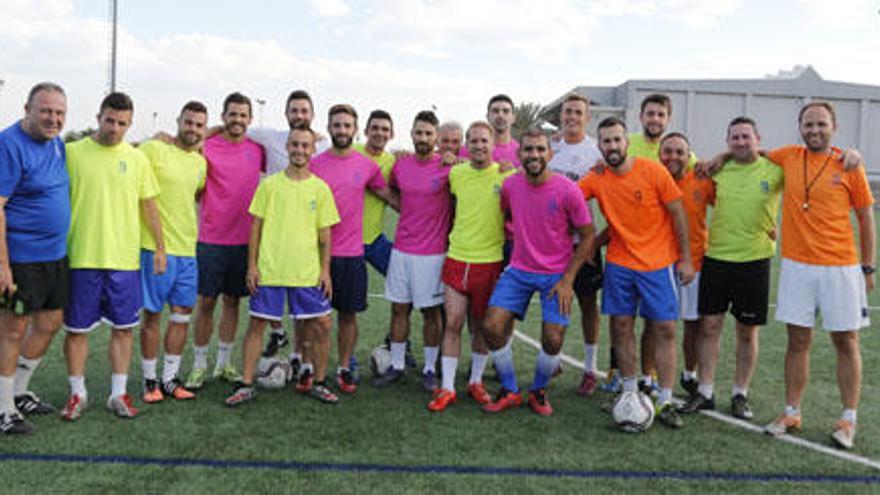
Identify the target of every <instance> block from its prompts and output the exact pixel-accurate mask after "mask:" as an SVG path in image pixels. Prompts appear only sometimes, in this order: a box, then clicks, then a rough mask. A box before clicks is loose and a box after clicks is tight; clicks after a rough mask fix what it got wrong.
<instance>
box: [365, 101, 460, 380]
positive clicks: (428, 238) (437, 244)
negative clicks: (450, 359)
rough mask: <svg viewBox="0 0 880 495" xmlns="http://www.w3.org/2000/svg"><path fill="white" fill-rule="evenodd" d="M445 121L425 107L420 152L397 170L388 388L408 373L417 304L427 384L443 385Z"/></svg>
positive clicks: (447, 205) (416, 124) (416, 139)
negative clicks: (440, 139) (441, 150)
mask: <svg viewBox="0 0 880 495" xmlns="http://www.w3.org/2000/svg"><path fill="white" fill-rule="evenodd" d="M438 124H439V122H438V120H437V116H436V115H434V112H431V111H428V110H425V111H422V112H419V113H418V114H417V115H416V118H415V120H414V121H413V127H412V131H411V136H412V140H413V147H414V148H415V154H413V155H407V156H404V157H401V158H400V159H398V160H397V162H395V164H394V168H392V169H391V176H390V179H389V182H390V183H391V184H390V185H391V189H392V191H394V192H395V193H396V194H398V195H399V197H400V219H399V220H398V222H397V232H396V233H395V235H394V249H393V250H392V251H391V262H390V263H389V265H388V274H387V276H386V278H385V298H386V299H388V300H389V301H391V368H390V369H388V371H387V372H386V373H385V374H384V375H382V376H380V377H379V378H377V379H376V381H375V382H373V384H374V385H375V386H377V387H385V386H388V385H390V384H392V383H395V382H399V381H401V379H403V377H404V376H405V353H406V339H407V337H408V336H409V315H410V313H411V312H412V308H413V306H415V307H416V308H417V309H420V310H421V312H422V319H423V321H424V327H423V331H424V353H425V366H424V368H423V370H422V377H423V382H422V384H423V386H424V387H425V389H426V390H428V391H433V390H434V389H435V388H436V387H437V373H436V368H435V365H436V363H437V356H438V354H439V347H440V336H441V334H442V330H443V318H442V312H441V308H442V306H443V291H444V289H443V283H442V282H441V281H440V274H441V272H442V271H443V261H444V260H445V259H446V244H447V236H448V235H449V226H450V218H451V206H452V203H451V202H452V198H451V196H450V195H449V171H450V170H452V169H451V168H450V167H447V166H445V165H444V164H443V163H442V162H441V160H440V155H438V154H437V153H435V152H434V148H435V147H436V145H437V126H438Z"/></svg>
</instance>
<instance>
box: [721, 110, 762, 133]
mask: <svg viewBox="0 0 880 495" xmlns="http://www.w3.org/2000/svg"><path fill="white" fill-rule="evenodd" d="M740 124H748V125H750V126H752V130H753V131H755V135H757V134H758V124H757V123H756V122H755V119H753V118H751V117H746V116H745V115H740V116H739V117H737V118H735V119H733V120H731V121H730V123H729V124H727V134H730V129H731V128H732V127H733V126H735V125H740Z"/></svg>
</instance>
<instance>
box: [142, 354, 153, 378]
mask: <svg viewBox="0 0 880 495" xmlns="http://www.w3.org/2000/svg"><path fill="white" fill-rule="evenodd" d="M141 370H143V372H144V380H155V379H156V358H153V359H141Z"/></svg>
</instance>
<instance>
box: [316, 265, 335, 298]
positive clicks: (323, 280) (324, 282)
mask: <svg viewBox="0 0 880 495" xmlns="http://www.w3.org/2000/svg"><path fill="white" fill-rule="evenodd" d="M318 285H319V286H320V287H321V291H322V292H324V297H326V298H327V300H328V301H329V300H331V299H333V279H331V278H330V273H329V272H321V276H320V277H319V279H318Z"/></svg>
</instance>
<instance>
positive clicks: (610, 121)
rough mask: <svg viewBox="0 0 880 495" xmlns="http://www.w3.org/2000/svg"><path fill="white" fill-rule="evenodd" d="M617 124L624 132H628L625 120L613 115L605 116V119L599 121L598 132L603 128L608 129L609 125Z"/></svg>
mask: <svg viewBox="0 0 880 495" xmlns="http://www.w3.org/2000/svg"><path fill="white" fill-rule="evenodd" d="M616 125H619V126H620V127H622V128H623V130H624V132H626V124H625V123H624V122H623V120H621V119H620V118H618V117H614V116H611V117H605V118H604V119H602V122H599V125H598V126H596V133H597V134H598V132H599V131H601V130H602V129H607V128H608V127H614V126H616Z"/></svg>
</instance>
